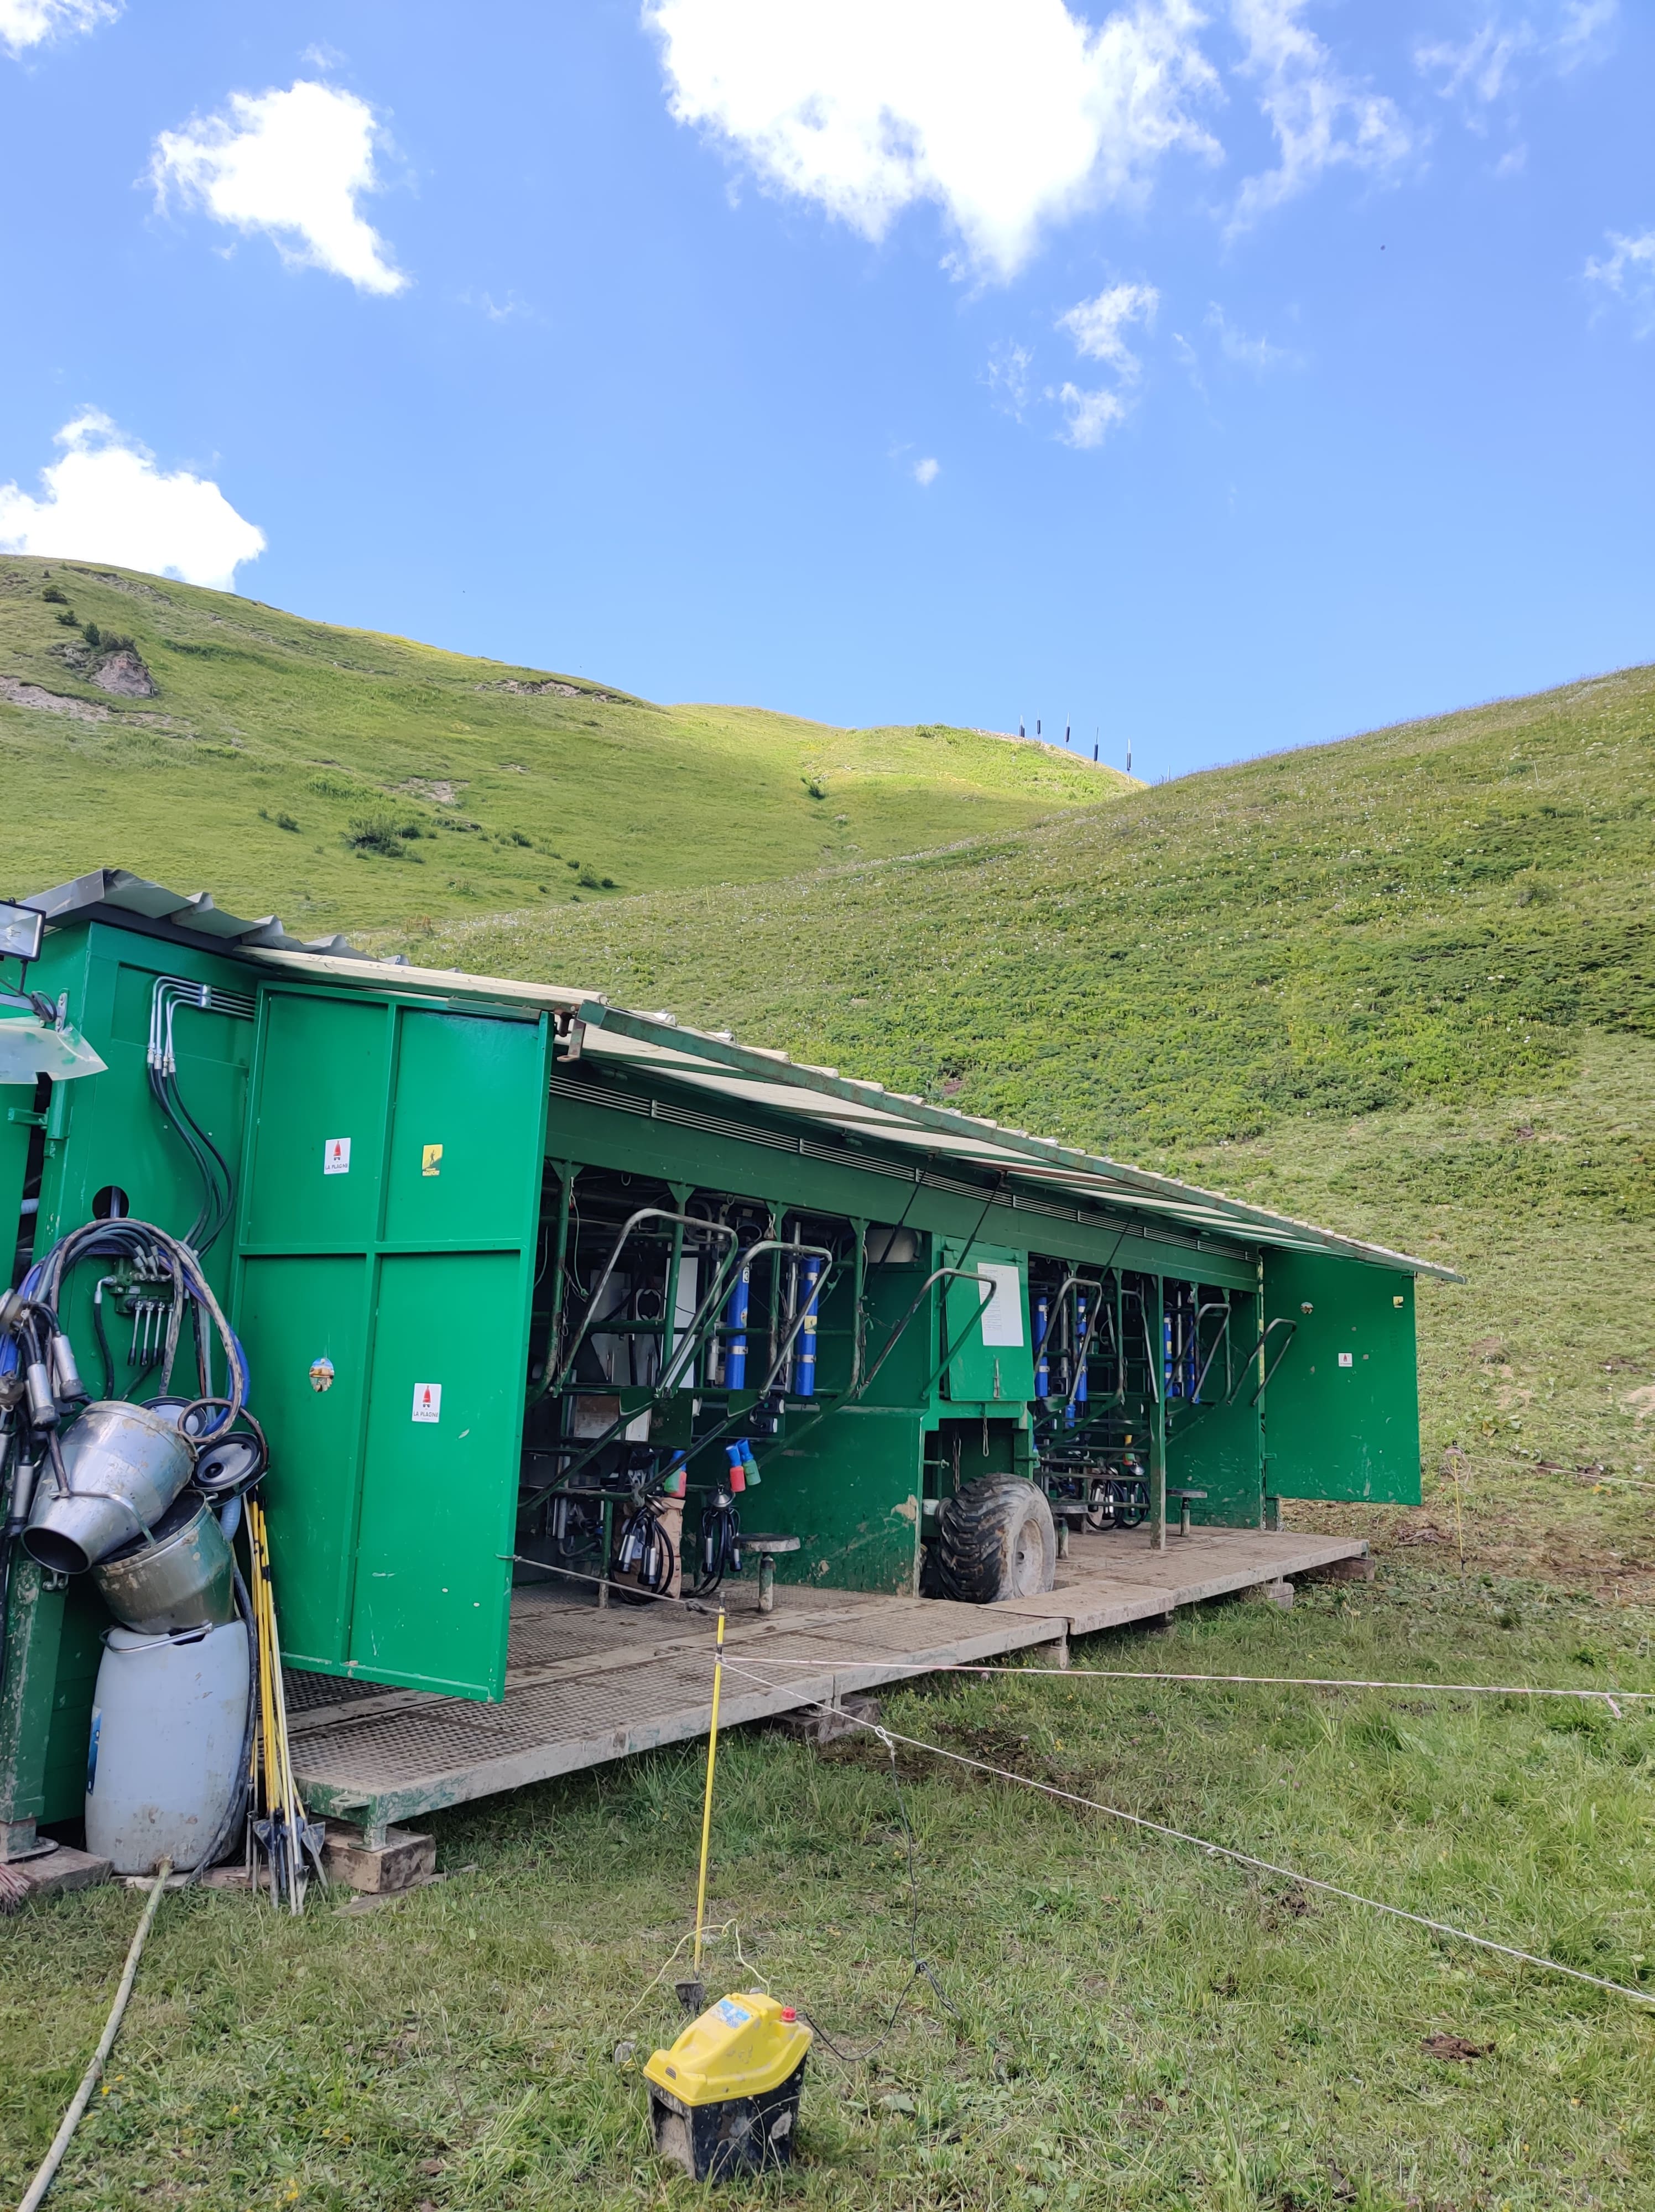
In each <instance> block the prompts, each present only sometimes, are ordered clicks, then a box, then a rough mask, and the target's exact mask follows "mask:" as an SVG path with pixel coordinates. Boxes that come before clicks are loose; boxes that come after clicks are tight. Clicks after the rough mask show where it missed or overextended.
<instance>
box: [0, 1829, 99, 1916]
mask: <svg viewBox="0 0 1655 2212" xmlns="http://www.w3.org/2000/svg"><path fill="white" fill-rule="evenodd" d="M109 1871H110V1869H109V1862H108V1860H107V1859H100V1858H94V1857H93V1855H92V1853H91V1852H90V1851H77V1850H74V1849H73V1848H72V1847H71V1846H70V1844H58V1847H57V1849H56V1850H50V1851H42V1852H41V1853H40V1857H38V1858H28V1859H12V1860H9V1861H8V1862H7V1865H6V1872H7V1873H8V1874H9V1875H11V1877H12V1878H13V1880H14V1881H21V1883H22V1884H23V1894H22V1896H21V1897H20V1898H18V1899H16V1900H15V1905H12V1906H9V1907H8V1908H5V1909H9V1910H14V1911H15V1909H16V1907H17V1906H19V1905H28V1904H31V1903H32V1902H33V1899H35V1898H37V1897H62V1896H64V1894H65V1893H67V1892H68V1891H70V1890H71V1889H94V1888H95V1887H97V1885H98V1884H99V1883H100V1881H108V1879H109Z"/></svg>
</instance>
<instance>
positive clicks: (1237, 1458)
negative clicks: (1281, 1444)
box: [1166, 1330, 1264, 1528]
mask: <svg viewBox="0 0 1655 2212" xmlns="http://www.w3.org/2000/svg"><path fill="white" fill-rule="evenodd" d="M1254 1334H1255V1335H1256V1334H1257V1331H1256V1330H1255V1331H1254ZM1251 1395H1252V1384H1251V1383H1249V1384H1248V1385H1247V1386H1246V1388H1245V1389H1243V1390H1242V1391H1240V1392H1239V1393H1238V1396H1237V1399H1236V1402H1235V1404H1234V1405H1233V1406H1226V1405H1223V1404H1221V1403H1220V1404H1215V1405H1212V1406H1208V1407H1202V1409H1201V1410H1200V1411H1199V1412H1197V1413H1196V1414H1194V1415H1193V1416H1192V1417H1190V1418H1188V1419H1180V1420H1179V1421H1178V1423H1177V1426H1176V1427H1171V1426H1170V1425H1169V1426H1170V1433H1169V1435H1168V1437H1167V1444H1166V1482H1167V1487H1168V1489H1169V1490H1204V1491H1205V1492H1207V1495H1206V1497H1205V1498H1201V1499H1197V1500H1196V1501H1194V1502H1192V1504H1191V1505H1190V1518H1191V1519H1192V1520H1193V1521H1195V1522H1196V1523H1197V1524H1199V1525H1202V1526H1205V1527H1207V1528H1258V1527H1259V1526H1260V1524H1261V1522H1262V1521H1263V1513H1264V1468H1263V1450H1264V1438H1263V1422H1262V1421H1261V1419H1260V1418H1259V1410H1258V1407H1256V1406H1251V1405H1249V1403H1248V1402H1247V1401H1248V1400H1249V1399H1250V1397H1251ZM1171 1411H1172V1409H1171V1407H1169V1408H1168V1412H1169V1414H1171ZM1167 1510H1168V1514H1169V1516H1170V1517H1171V1519H1172V1520H1174V1521H1176V1520H1177V1517H1178V1516H1177V1503H1176V1501H1174V1503H1173V1504H1171V1505H1170V1506H1169V1507H1168V1509H1167Z"/></svg>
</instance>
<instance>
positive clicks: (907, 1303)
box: [862, 1237, 940, 1407]
mask: <svg viewBox="0 0 1655 2212" xmlns="http://www.w3.org/2000/svg"><path fill="white" fill-rule="evenodd" d="M920 1249H921V1251H922V1254H924V1255H926V1256H925V1257H924V1258H923V1259H922V1260H920V1261H915V1262H914V1263H913V1264H912V1265H910V1266H904V1267H883V1266H881V1267H873V1266H870V1267H869V1268H868V1270H867V1283H866V1285H865V1287H864V1289H863V1292H862V1315H863V1318H862V1343H863V1347H864V1349H863V1358H862V1376H863V1398H864V1401H865V1402H866V1403H867V1405H869V1406H904V1407H919V1406H921V1405H922V1403H923V1402H924V1401H925V1397H926V1392H927V1385H928V1383H929V1382H930V1378H931V1374H932V1370H933V1369H934V1367H935V1366H936V1364H937V1357H938V1346H937V1310H938V1307H939V1304H940V1300H939V1298H938V1296H937V1290H938V1285H935V1284H933V1285H932V1286H931V1288H930V1289H929V1290H927V1291H922V1289H921V1285H922V1284H923V1283H924V1281H925V1279H926V1277H927V1276H928V1274H929V1273H930V1272H931V1261H930V1257H929V1240H928V1238H924V1237H922V1238H921V1240H920ZM916 1298H917V1299H918V1302H919V1303H918V1304H917V1306H916V1304H915V1300H916Z"/></svg>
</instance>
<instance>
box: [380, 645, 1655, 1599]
mask: <svg viewBox="0 0 1655 2212" xmlns="http://www.w3.org/2000/svg"><path fill="white" fill-rule="evenodd" d="M1652 890H1655V670H1652V669H1639V670H1631V671H1626V672H1624V673H1622V674H1621V675H1618V676H1615V677H1611V678H1603V679H1600V680H1598V681H1596V682H1592V683H1589V684H1577V685H1574V686H1572V687H1570V688H1569V689H1567V690H1561V691H1557V692H1553V693H1549V694H1547V695H1545V696H1541V697H1536V698H1532V699H1522V700H1517V701H1512V702H1502V703H1500V704H1497V705H1494V706H1490V707H1485V708H1477V709H1476V710H1474V711H1472V712H1470V713H1466V714H1454V715H1449V716H1445V717H1443V718H1441V719H1439V720H1431V721H1425V722H1417V723H1411V724H1409V725H1408V726H1405V727H1402V728H1399V729H1394V730H1386V731H1381V732H1377V733H1376V734H1374V735H1372V736H1368V737H1363V738H1353V739H1348V740H1347V741H1345V742H1344V743H1342V744H1336V745H1329V746H1325V747H1323V748H1320V749H1317V750H1309V751H1304V752H1297V753H1292V754H1285V755H1282V756H1280V757H1275V758H1272V759H1268V760H1261V761H1255V762H1251V763H1245V764H1244V765H1242V766H1239V767H1236V768H1230V769H1221V770H1218V771H1215V772H1214V773H1212V774H1210V775H1198V776H1192V777H1189V778H1186V779H1184V780H1183V781H1181V782H1177V783H1171V784H1166V785H1162V786H1159V787H1157V788H1155V789H1153V790H1147V791H1143V792H1141V793H1137V794H1136V795H1135V796H1134V797H1133V798H1131V799H1129V801H1128V802H1127V803H1126V804H1124V805H1117V806H1112V807H1110V808H1107V809H1099V810H1098V811H1092V812H1088V813H1086V814H1084V815H1080V816H1074V817H1068V818H1067V819H1065V820H1063V821H1062V822H1061V823H1049V824H1046V825H1042V826H1037V827H1035V828H1032V829H1027V830H1024V831H1020V832H1019V833H1017V834H1015V835H1010V836H995V837H991V838H988V839H978V840H975V841H972V842H966V843H963V844H961V845H960V846H959V847H958V848H957V849H955V850H953V851H950V852H940V853H932V854H922V855H920V856H917V857H914V858H910V859H905V860H892V861H889V862H885V863H881V864H877V865H872V866H859V867H855V868H844V869H839V870H837V871H834V872H831V873H828V874H824V875H821V874H818V875H815V876H812V877H808V878H800V879H797V880H795V881H794V882H791V883H785V884H782V883H778V884H763V885H753V886H750V887H748V888H746V889H745V890H741V891H739V892H733V893H724V894H721V895H720V896H718V897H717V898H716V899H715V898H712V897H709V896H708V895H707V894H705V893H703V892H691V893H687V894H685V893H679V894H674V895H671V896H665V895H657V896H653V897H648V898H640V899H634V900H627V901H624V902H618V903H617V904H615V905H613V906H611V907H610V908H606V909H605V910H603V911H601V912H591V911H588V910H587V909H580V910H577V911H574V912H569V913H566V914H562V915H557V916H556V917H552V918H550V919H548V918H545V917H537V916H532V915H527V916H509V917H504V918H498V919H496V920H495V921H489V922H484V921H478V922H476V923H474V924H467V925H463V926H461V927H450V928H447V929H444V930H440V931H438V932H436V933H435V935H428V934H426V933H422V932H414V933H405V934H404V936H403V937H402V938H401V939H399V942H404V943H406V944H407V945H409V947H410V949H411V950H413V951H416V953H417V956H418V957H422V958H425V959H436V960H438V961H440V962H450V961H452V962H453V963H457V964H459V965H462V966H465V967H469V968H473V969H480V970H483V971H484V972H489V971H495V972H501V973H505V974H522V975H528V974H534V975H556V976H557V977H560V978H562V979H563V980H564V981H570V982H579V983H581V984H586V985H592V986H595V987H600V988H604V989H606V990H609V991H611V992H612V993H613V994H615V995H616V996H618V998H619V999H621V1000H623V1001H624V1002H630V1003H631V1004H634V1005H642V1006H668V1007H671V1008H672V1010H673V1011H674V1012H677V1013H678V1015H679V1016H680V1017H681V1018H684V1019H685V1020H690V1021H694V1022H697V1023H701V1024H704V1025H707V1026H709V1027H718V1028H726V1027H727V1028H729V1029H731V1030H733V1031H734V1032H735V1034H736V1035H737V1036H740V1037H743V1038H747V1039H751V1040H754V1041H757V1042H767V1043H770V1044H779V1045H783V1046H786V1047H788V1048H791V1049H792V1050H794V1052H795V1053H797V1054H799V1055H800V1057H803V1058H806V1059H810V1060H825V1061H827V1062H829V1063H830V1064H831V1065H832V1066H837V1067H842V1068H844V1069H846V1070H848V1071H854V1072H855V1073H861V1074H866V1075H869V1076H873V1077H877V1078H879V1079H881V1080H882V1081H884V1082H885V1083H887V1084H890V1085H892V1086H893V1087H895V1088H897V1089H901V1090H904V1091H922V1092H923V1093H924V1094H925V1095H927V1096H928V1097H931V1098H934V1099H937V1100H940V1101H946V1102H948V1103H952V1104H955V1105H958V1106H959V1107H961V1108H963V1109H965V1110H967V1111H969V1112H972V1113H978V1114H989V1115H995V1116H996V1117H997V1118H999V1119H1001V1120H1002V1121H1009V1122H1012V1123H1013V1124H1015V1125H1016V1126H1018V1127H1028V1128H1032V1129H1035V1130H1037V1131H1040V1132H1043V1133H1048V1134H1054V1135H1059V1136H1062V1137H1065V1138H1068V1139H1074V1140H1076V1141H1078V1142H1080V1143H1081V1144H1085V1145H1087V1146H1093V1147H1096V1148H1098V1149H1099V1150H1103V1151H1106V1152H1115V1153H1116V1154H1117V1155H1119V1156H1121V1157H1124V1158H1132V1159H1138V1160H1141V1161H1144V1162H1146V1163H1149V1164H1159V1165H1168V1166H1171V1168H1172V1169H1174V1170H1176V1171H1178V1172H1183V1173H1187V1174H1190V1175H1192V1176H1195V1177H1196V1178H1197V1179H1198V1180H1200V1181H1202V1182H1208V1183H1210V1184H1214V1185H1216V1186H1217V1187H1219V1188H1224V1189H1227V1190H1231V1191H1233V1192H1235V1193H1236V1194H1239V1195H1245V1196H1252V1197H1257V1198H1261V1199H1263V1200H1264V1201H1266V1202H1267V1203H1274V1204H1277V1205H1281V1206H1286V1207H1287V1209H1288V1210H1290V1211H1293V1212H1299V1213H1303V1214H1308V1215H1310V1216H1312V1217H1313V1218H1317V1219H1320V1220H1324V1221H1327V1222H1329V1223H1331V1224H1334V1225H1337V1226H1340V1227H1342V1228H1347V1229H1349V1230H1351V1231H1355V1232H1356V1233H1358V1234H1366V1235H1369V1236H1372V1237H1378V1238H1380V1239H1382V1240H1384V1241H1385V1242H1388V1243H1398V1244H1402V1245H1404V1246H1407V1247H1409V1248H1411V1249H1421V1250H1423V1251H1425V1252H1427V1253H1428V1254H1431V1255H1435V1256H1438V1257H1451V1258H1454V1259H1456V1260H1457V1261H1460V1262H1461V1264H1462V1265H1463V1267H1465V1269H1466V1271H1467V1273H1468V1274H1469V1283H1468V1285H1466V1287H1465V1288H1463V1290H1461V1289H1452V1288H1450V1289H1439V1288H1435V1287H1433V1286H1431V1285H1427V1286H1425V1296H1424V1299H1423V1304H1422V1314H1423V1322H1422V1350H1423V1358H1424V1362H1425V1376H1424V1380H1425V1412H1426V1436H1427V1458H1428V1469H1427V1472H1428V1480H1429V1481H1430V1483H1431V1484H1432V1485H1433V1486H1434V1487H1433V1489H1432V1491H1431V1492H1430V1495H1431V1501H1432V1502H1431V1505H1430V1508H1429V1515H1428V1519H1427V1534H1426V1538H1425V1541H1427V1543H1428V1542H1431V1541H1437V1540H1438V1539H1439V1538H1440V1539H1441V1541H1444V1542H1445V1543H1446V1542H1452V1543H1453V1544H1454V1546H1455V1547H1456V1553H1457V1533H1456V1517H1457V1519H1458V1520H1462V1521H1463V1518H1464V1516H1466V1515H1467V1514H1468V1513H1469V1516H1470V1520H1471V1534H1470V1542H1471V1546H1472V1549H1473V1551H1474V1553H1478V1554H1479V1556H1481V1557H1482V1559H1484V1561H1485V1563H1487V1564H1494V1565H1500V1566H1501V1567H1502V1568H1504V1569H1510V1570H1512V1571H1517V1570H1518V1569H1521V1570H1522V1571H1530V1569H1534V1570H1536V1571H1542V1570H1544V1571H1553V1572H1555V1573H1556V1574H1559V1575H1561V1576H1563V1577H1565V1578H1567V1577H1568V1576H1570V1575H1572V1574H1577V1573H1578V1574H1579V1576H1580V1577H1583V1578H1584V1579H1585V1581H1586V1582H1587V1583H1590V1584H1591V1586H1593V1587H1597V1588H1599V1589H1604V1590H1605V1591H1610V1590H1617V1589H1618V1590H1621V1591H1622V1592H1625V1593H1628V1594H1630V1593H1632V1592H1634V1591H1638V1592H1646V1593H1648V1594H1650V1595H1655V1560H1652V1558H1651V1551H1652V1547H1651V1544H1650V1541H1649V1538H1648V1535H1647V1533H1646V1521H1647V1515H1646V1500H1647V1499H1648V1498H1655V1449H1651V1447H1655V1383H1652V1378H1655V958H1652V953H1655V929H1652V912H1655V898H1652ZM732 948H735V950H734V951H733V950H732ZM1646 1479H1647V1480H1649V1482H1650V1485H1651V1487H1650V1488H1649V1490H1648V1491H1647V1492H1646V1491H1645V1490H1640V1489H1639V1488H1637V1487H1636V1485H1637V1484H1638V1483H1639V1482H1640V1481H1644V1480H1646ZM1605 1482H1607V1483H1608V1485H1609V1487H1607V1488H1605V1487H1604V1486H1603V1485H1604V1484H1605ZM1468 1486H1470V1488H1469V1490H1468ZM1594 1486H1597V1488H1596V1491H1595V1493H1594ZM1468 1497H1469V1499H1470V1502H1469V1504H1468V1502H1467V1501H1468ZM1364 1525H1365V1526H1366V1525H1368V1524H1367V1523H1366V1522H1365V1523H1364ZM1433 1529H1434V1531H1435V1534H1434V1535H1433V1534H1432V1533H1431V1532H1432V1531H1433Z"/></svg>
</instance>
